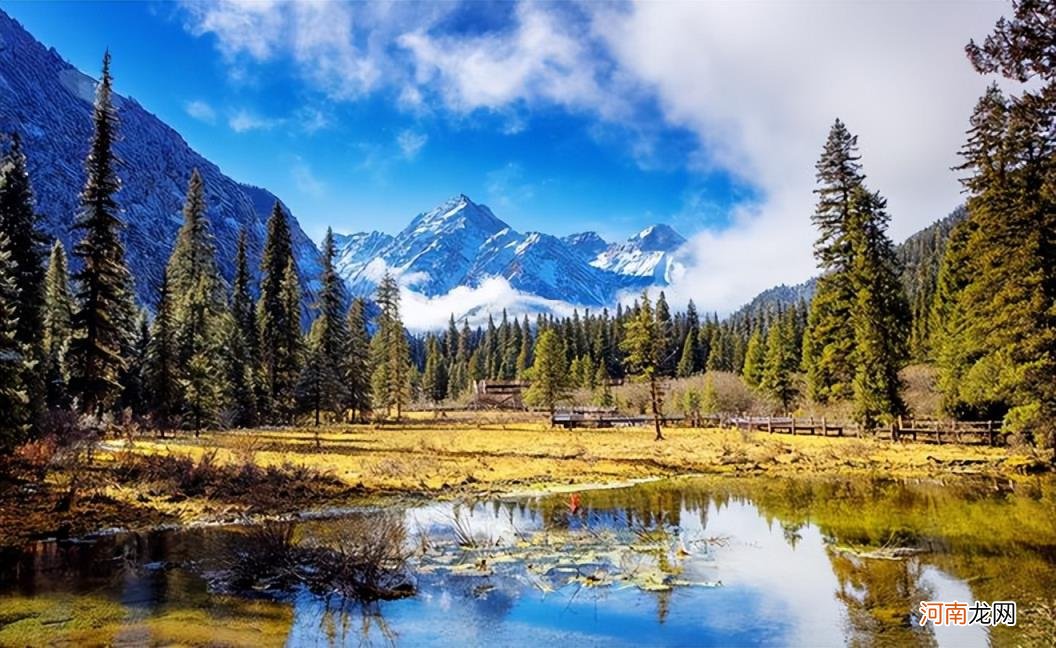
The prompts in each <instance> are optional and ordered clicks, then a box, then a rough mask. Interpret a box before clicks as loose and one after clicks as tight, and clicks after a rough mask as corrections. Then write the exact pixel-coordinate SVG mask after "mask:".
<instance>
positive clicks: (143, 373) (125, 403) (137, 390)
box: [118, 310, 150, 416]
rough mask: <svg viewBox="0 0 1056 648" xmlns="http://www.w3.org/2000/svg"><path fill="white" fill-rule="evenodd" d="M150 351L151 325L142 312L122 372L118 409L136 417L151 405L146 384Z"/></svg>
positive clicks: (145, 411) (137, 318)
mask: <svg viewBox="0 0 1056 648" xmlns="http://www.w3.org/2000/svg"><path fill="white" fill-rule="evenodd" d="M149 351H150V323H149V321H148V319H147V314H146V313H145V312H143V311H142V310H141V311H140V312H139V315H138V316H137V317H136V325H135V335H133V337H132V342H131V344H130V345H129V354H128V362H127V363H126V364H125V368H124V370H123V371H122V372H121V396H120V397H119V398H118V407H119V408H120V409H122V410H125V411H126V412H129V413H131V414H134V415H137V416H138V415H142V414H145V413H147V410H148V408H149V403H148V402H147V394H148V392H149V387H148V385H147V383H146V377H147V360H148V357H149Z"/></svg>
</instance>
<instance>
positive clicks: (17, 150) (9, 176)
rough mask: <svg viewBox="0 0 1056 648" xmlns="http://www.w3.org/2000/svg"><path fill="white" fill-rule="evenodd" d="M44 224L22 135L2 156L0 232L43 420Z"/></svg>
mask: <svg viewBox="0 0 1056 648" xmlns="http://www.w3.org/2000/svg"><path fill="white" fill-rule="evenodd" d="M39 220H40V219H39V217H38V216H37V213H36V210H35V208H34V204H33V192H32V190H31V189H30V184H29V174H28V173H27V171H26V156H25V155H24V154H23V153H22V145H21V141H20V139H19V137H18V135H17V134H16V135H13V136H12V137H11V146H10V148H9V149H8V150H7V151H6V152H5V153H4V155H3V156H2V157H0V231H2V232H4V234H6V235H7V238H8V241H9V245H10V248H9V250H10V254H11V263H12V265H13V267H14V270H13V272H14V275H13V276H14V281H15V287H16V288H17V289H18V302H17V304H16V307H15V312H16V317H17V319H18V330H17V332H16V338H17V339H18V342H19V344H21V345H22V347H23V349H24V353H25V355H26V362H25V372H24V375H23V376H22V382H23V384H24V385H25V389H26V392H27V394H28V395H29V400H30V405H29V411H30V416H31V417H36V416H39V415H40V413H41V412H43V411H44V408H45V406H46V398H45V394H46V391H45V372H46V370H47V355H46V354H45V351H44V347H43V345H42V344H41V337H40V331H41V328H42V327H43V324H44V290H43V288H44V242H45V239H44V236H43V235H42V234H41V232H40V227H39Z"/></svg>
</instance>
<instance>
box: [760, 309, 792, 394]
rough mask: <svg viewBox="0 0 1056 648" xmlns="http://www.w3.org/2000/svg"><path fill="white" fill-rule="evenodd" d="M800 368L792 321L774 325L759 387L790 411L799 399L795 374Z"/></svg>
mask: <svg viewBox="0 0 1056 648" xmlns="http://www.w3.org/2000/svg"><path fill="white" fill-rule="evenodd" d="M798 367H799V349H797V348H796V341H795V333H794V330H793V328H792V320H791V319H790V318H789V317H787V316H785V317H781V318H780V319H778V320H777V321H776V322H773V323H772V324H771V325H770V331H769V332H768V333H767V335H766V356H765V359H764V361H763V374H762V377H761V379H760V381H759V387H760V389H762V390H763V392H765V393H766V394H768V395H770V396H771V397H773V398H774V399H776V400H777V401H779V402H780V403H781V407H782V409H783V410H784V411H786V412H787V411H788V410H789V406H790V405H791V404H792V401H793V399H794V398H795V397H796V383H795V373H796V369H797V368H798Z"/></svg>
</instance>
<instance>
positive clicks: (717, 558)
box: [0, 478, 1056, 647]
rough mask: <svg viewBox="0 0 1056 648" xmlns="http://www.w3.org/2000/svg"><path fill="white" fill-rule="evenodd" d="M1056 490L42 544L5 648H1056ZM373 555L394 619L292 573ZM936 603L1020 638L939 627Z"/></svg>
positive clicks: (3, 576) (1013, 486)
mask: <svg viewBox="0 0 1056 648" xmlns="http://www.w3.org/2000/svg"><path fill="white" fill-rule="evenodd" d="M1054 486H1056V483H1053V482H1052V481H1051V480H1047V479H1040V478H1037V479H1030V480H1025V481H1016V482H1014V483H1012V482H1007V481H995V480H972V481H966V480H956V481H949V482H947V483H940V482H935V481H917V482H913V481H893V480H887V479H865V478H855V479H850V478H826V479H822V478H815V479H774V478H686V479H676V480H665V481H660V482H652V483H648V484H639V485H635V486H628V487H621V488H612V489H602V490H587V491H581V492H575V493H573V492H566V493H556V494H548V495H530V496H527V495H526V496H521V497H508V498H499V499H490V500H485V501H473V502H470V501H460V502H417V503H406V502H403V503H393V504H392V505H389V506H385V507H379V508H375V509H363V510H354V511H349V512H345V513H343V514H341V515H337V516H332V517H326V518H315V519H305V520H301V521H298V522H295V523H289V524H283V525H269V527H268V528H266V529H262V528H247V527H201V528H194V529H185V530H162V531H154V532H149V533H143V534H134V533H122V532H114V533H110V534H103V535H100V536H97V537H93V538H85V539H82V540H80V541H67V542H41V543H36V544H33V545H30V546H28V547H25V548H24V549H21V550H18V551H8V552H6V553H3V554H0V645H3V646H8V645H11V646H16V645H17V646H22V645H76V646H83V645H152V644H165V645H170V644H178V645H245V646H254V647H262V646H270V645H275V646H281V645H287V646H332V645H336V646H345V645H388V644H397V645H415V646H418V645H444V646H451V645H453V646H466V645H489V646H491V645H496V646H504V645H518V646H522V645H555V644H557V643H559V642H575V643H577V644H586V645H607V646H622V645H642V644H648V645H722V646H742V645H744V646H751V645H773V646H804V645H810V646H842V645H848V644H850V645H899V646H905V645H924V646H932V645H940V646H958V647H961V646H986V645H1052V644H1053V642H1054V641H1056V635H1054V634H1053V633H1054V632H1056V607H1054V604H1056V490H1054ZM378 529H381V531H380V532H379V531H378ZM364 538H367V540H364ZM379 539H380V540H379ZM370 542H374V543H375V544H377V543H378V542H385V543H389V544H390V545H391V544H395V545H398V547H392V546H387V547H383V548H382V551H381V552H380V553H379V554H378V555H377V556H375V557H376V558H377V562H378V563H385V564H386V565H388V567H386V568H385V569H388V571H385V569H383V570H382V571H381V572H379V573H373V572H372V574H371V576H370V577H369V578H368V577H363V578H366V581H368V582H369V584H370V586H371V587H374V588H375V589H374V590H371V591H376V590H377V584H378V583H383V585H384V587H382V589H383V590H384V591H385V592H387V594H388V596H382V597H381V599H382V600H377V599H378V597H376V596H357V595H351V594H348V592H349V589H348V588H347V587H346V588H344V589H343V588H342V587H341V585H340V584H335V583H334V582H333V580H332V579H330V578H329V575H324V574H322V573H320V569H319V565H318V564H316V565H315V566H314V568H313V566H312V565H307V564H302V563H297V564H296V566H295V567H294V568H291V571H290V572H288V573H290V574H292V573H296V578H282V577H280V575H277V574H279V571H278V570H276V569H275V566H276V565H277V564H279V563H283V564H287V563H288V562H289V559H288V558H287V557H286V554H283V553H280V552H279V550H278V549H276V548H275V547H276V546H281V551H287V552H288V551H290V547H297V548H300V550H301V551H302V552H303V551H307V550H308V549H305V548H310V550H311V552H314V553H310V554H305V555H311V556H314V557H316V558H319V557H320V556H325V557H326V559H327V560H330V559H331V558H332V557H333V556H339V557H342V558H343V559H344V560H345V562H346V563H347V561H348V557H349V556H350V555H352V553H354V552H356V551H359V552H363V551H367V552H368V553H369V552H371V551H376V550H377V547H372V546H370ZM263 545H268V546H267V547H264V546H263ZM324 550H325V553H320V552H323V551H324ZM397 554H398V555H399V560H401V561H402V560H406V562H405V563H402V562H401V563H400V566H399V568H398V569H396V568H391V567H392V565H391V563H392V561H393V560H395V558H393V556H395V555H397ZM298 555H300V554H298ZM356 555H359V554H356ZM371 555H372V556H373V554H371ZM320 560H322V558H320ZM236 563H237V565H236ZM290 564H293V563H290ZM319 564H334V563H319ZM341 564H345V563H341ZM233 574H235V575H237V576H238V577H236V576H233ZM324 576H325V578H324ZM359 576H362V574H361V573H360V572H357V578H358V577H359ZM350 578H351V577H350ZM342 583H344V581H342ZM363 586H364V585H363V582H359V581H357V587H359V588H360V589H357V592H359V591H362V587H363ZM342 592H344V593H345V594H348V595H343V594H342ZM922 600H933V601H958V602H964V603H970V602H974V601H977V600H978V601H987V602H992V601H1016V602H1017V604H1018V608H1017V614H1018V616H1017V624H1016V626H1015V627H1009V626H1007V625H996V626H993V627H991V626H983V625H970V626H965V627H961V626H935V625H934V624H931V623H928V624H927V625H925V626H923V627H922V626H921V625H920V623H919V622H918V621H919V616H918V611H919V603H920V601H922Z"/></svg>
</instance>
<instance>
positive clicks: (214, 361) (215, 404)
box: [166, 169, 226, 434]
mask: <svg viewBox="0 0 1056 648" xmlns="http://www.w3.org/2000/svg"><path fill="white" fill-rule="evenodd" d="M166 277H167V279H168V282H169V290H170V296H171V299H172V301H173V313H172V314H173V328H174V333H175V342H176V371H177V373H178V375H179V377H180V379H181V380H182V381H183V382H184V384H183V393H184V394H185V395H186V397H187V401H186V403H184V414H185V417H186V421H187V424H188V425H190V426H191V427H192V428H193V429H194V430H195V433H196V434H197V433H198V431H199V430H201V428H202V427H203V426H204V425H209V424H212V423H215V422H217V417H218V415H219V407H220V404H221V403H222V392H223V390H222V387H223V382H224V378H225V374H224V371H223V369H224V366H223V365H224V363H223V352H224V349H223V348H222V347H221V343H222V341H223V338H222V331H221V316H222V314H223V313H224V311H225V310H226V304H225V299H224V293H223V290H224V289H223V283H222V281H221V279H220V274H219V271H218V270H217V267H216V248H215V246H214V244H213V237H212V233H211V231H210V228H209V221H208V217H207V216H206V203H205V185H204V182H203V181H202V177H201V175H200V174H199V173H198V170H197V169H195V170H194V171H193V172H192V173H191V179H190V181H189V183H188V186H187V198H186V201H185V203H184V206H183V225H182V227H181V228H180V231H179V233H178V234H177V236H176V244H175V246H174V247H173V249H172V255H171V256H170V257H169V263H168V266H167V268H166ZM192 365H193V366H192Z"/></svg>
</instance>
